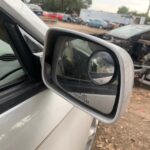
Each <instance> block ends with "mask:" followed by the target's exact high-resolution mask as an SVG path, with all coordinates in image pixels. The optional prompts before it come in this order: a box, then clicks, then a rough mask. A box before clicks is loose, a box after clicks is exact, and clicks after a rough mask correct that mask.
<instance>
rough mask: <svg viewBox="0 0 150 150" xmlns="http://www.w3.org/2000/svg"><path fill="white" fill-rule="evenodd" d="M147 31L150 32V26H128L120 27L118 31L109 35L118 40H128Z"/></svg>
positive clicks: (113, 31) (115, 30)
mask: <svg viewBox="0 0 150 150" xmlns="http://www.w3.org/2000/svg"><path fill="white" fill-rule="evenodd" d="M147 31H150V26H149V25H128V26H124V27H120V28H118V29H114V30H112V31H110V32H108V34H109V35H112V36H115V37H118V38H122V39H128V38H131V37H133V36H135V35H138V34H142V33H144V32H147Z"/></svg>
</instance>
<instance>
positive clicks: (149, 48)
mask: <svg viewBox="0 0 150 150" xmlns="http://www.w3.org/2000/svg"><path fill="white" fill-rule="evenodd" d="M101 38H103V39H105V40H108V41H110V42H112V43H114V44H116V45H119V46H121V47H123V48H124V49H126V51H128V53H129V54H130V56H131V57H132V60H133V62H134V66H135V73H136V75H135V77H136V78H137V79H138V80H139V81H140V82H142V83H144V84H147V85H150V25H128V26H123V27H120V28H117V29H114V30H111V31H110V32H108V33H106V34H105V35H104V36H102V37H101Z"/></svg>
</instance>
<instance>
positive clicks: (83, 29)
mask: <svg viewBox="0 0 150 150" xmlns="http://www.w3.org/2000/svg"><path fill="white" fill-rule="evenodd" d="M47 24H48V25H49V27H61V28H66V29H74V30H77V31H80V32H84V33H89V34H103V33H106V30H102V29H96V28H90V27H88V26H85V25H78V24H70V23H64V22H57V23H47Z"/></svg>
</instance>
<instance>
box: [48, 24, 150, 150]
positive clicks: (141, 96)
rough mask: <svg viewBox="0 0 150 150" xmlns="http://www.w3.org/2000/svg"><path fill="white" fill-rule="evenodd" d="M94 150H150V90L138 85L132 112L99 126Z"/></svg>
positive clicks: (71, 26) (81, 28)
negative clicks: (109, 123)
mask: <svg viewBox="0 0 150 150" xmlns="http://www.w3.org/2000/svg"><path fill="white" fill-rule="evenodd" d="M48 25H49V26H50V27H53V26H55V27H56V26H57V27H62V28H67V29H74V30H77V31H81V32H85V33H90V34H102V33H105V32H106V31H105V30H100V29H94V28H89V27H87V26H81V25H74V24H66V23H62V22H58V23H57V24H48ZM92 150H150V87H145V86H143V85H140V84H137V83H136V85H135V87H134V89H133V95H132V98H131V102H130V104H129V107H128V110H127V112H126V113H125V114H124V115H123V116H122V117H121V119H120V120H119V121H118V122H116V123H115V124H111V125H106V124H103V123H99V125H98V129H97V135H96V139H95V143H94V144H93V148H92Z"/></svg>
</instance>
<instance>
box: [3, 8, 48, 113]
mask: <svg viewBox="0 0 150 150" xmlns="http://www.w3.org/2000/svg"><path fill="white" fill-rule="evenodd" d="M0 13H2V14H3V15H4V16H5V28H6V30H7V33H8V36H9V38H10V40H11V42H12V44H13V46H14V48H15V49H14V53H15V54H16V56H17V59H19V62H20V63H21V66H22V67H23V69H24V70H25V71H26V72H27V76H28V78H20V79H18V80H16V81H14V82H12V83H11V84H9V85H7V87H4V88H2V89H0V90H1V91H0V114H1V113H3V112H5V111H7V110H9V109H10V108H12V107H14V106H16V105H18V104H19V103H21V102H23V101H25V100H27V99H29V98H30V97H32V96H34V95H35V94H37V93H39V92H41V91H43V90H45V89H46V87H45V85H44V83H43V81H42V77H41V64H40V58H38V57H37V56H35V55H34V54H32V52H31V51H30V49H29V47H28V46H27V44H26V42H25V41H24V39H23V37H22V34H21V33H20V31H19V29H18V24H16V23H14V22H13V21H12V20H11V19H10V18H9V16H8V15H6V14H5V13H3V11H1V9H0Z"/></svg>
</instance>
